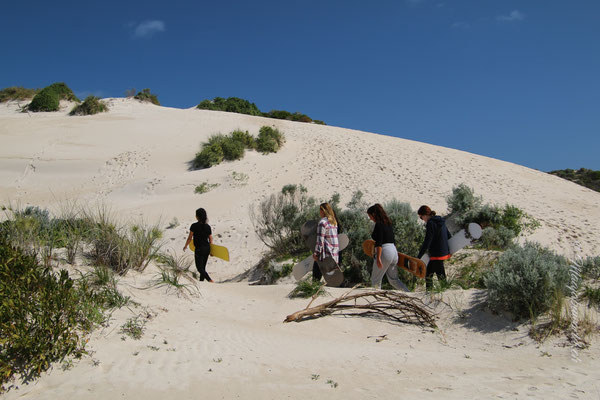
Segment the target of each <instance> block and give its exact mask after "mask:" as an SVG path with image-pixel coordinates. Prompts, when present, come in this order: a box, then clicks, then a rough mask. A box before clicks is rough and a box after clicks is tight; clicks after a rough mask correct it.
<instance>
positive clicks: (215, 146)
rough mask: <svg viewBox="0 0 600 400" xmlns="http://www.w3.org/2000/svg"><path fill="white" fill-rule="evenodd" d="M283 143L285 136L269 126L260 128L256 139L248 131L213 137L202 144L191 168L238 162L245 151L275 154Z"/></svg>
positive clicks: (236, 131)
mask: <svg viewBox="0 0 600 400" xmlns="http://www.w3.org/2000/svg"><path fill="white" fill-rule="evenodd" d="M284 142H285V135H284V134H283V133H282V132H280V131H279V130H278V129H276V128H272V127H270V126H263V127H261V128H260V130H259V132H258V137H256V138H255V137H254V136H252V135H251V134H249V133H248V131H241V130H235V131H233V132H231V133H230V134H229V135H227V136H225V135H222V134H217V135H213V136H211V137H210V138H209V139H208V141H207V142H205V143H203V144H202V149H201V150H200V151H199V152H198V153H196V157H194V160H192V162H191V167H192V169H201V168H210V167H212V166H215V165H218V164H220V163H222V162H223V161H224V160H227V161H233V160H239V159H241V158H242V157H244V153H245V151H246V150H256V151H258V152H261V153H263V154H268V153H277V151H279V149H280V148H281V146H283V143H284Z"/></svg>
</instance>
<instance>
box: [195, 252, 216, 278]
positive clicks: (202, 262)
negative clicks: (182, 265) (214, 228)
mask: <svg viewBox="0 0 600 400" xmlns="http://www.w3.org/2000/svg"><path fill="white" fill-rule="evenodd" d="M209 255H210V247H209V246H202V247H196V251H195V252H194V261H195V262H196V269H197V270H198V272H199V273H200V280H201V281H203V280H204V279H206V280H207V281H212V279H210V276H208V273H207V272H206V262H207V261H208V256H209Z"/></svg>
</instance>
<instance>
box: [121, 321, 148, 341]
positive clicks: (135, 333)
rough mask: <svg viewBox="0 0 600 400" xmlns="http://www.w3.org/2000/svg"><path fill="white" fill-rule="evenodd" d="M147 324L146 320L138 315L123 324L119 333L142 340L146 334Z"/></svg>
mask: <svg viewBox="0 0 600 400" xmlns="http://www.w3.org/2000/svg"><path fill="white" fill-rule="evenodd" d="M145 326H146V321H145V320H144V319H143V318H142V317H140V316H139V315H138V316H135V317H131V318H129V319H128V320H127V322H125V323H124V324H123V325H121V330H120V331H119V333H121V334H124V335H127V336H129V337H130V338H132V339H134V340H140V339H141V338H142V336H143V335H144V329H145Z"/></svg>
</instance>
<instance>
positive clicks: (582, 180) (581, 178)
mask: <svg viewBox="0 0 600 400" xmlns="http://www.w3.org/2000/svg"><path fill="white" fill-rule="evenodd" d="M549 174H552V175H556V176H559V177H561V178H563V179H567V180H569V181H571V182H575V183H577V184H578V185H582V186H585V187H587V188H589V189H592V190H595V191H597V192H600V171H594V170H591V169H587V168H579V169H578V170H573V169H570V168H569V169H562V170H557V171H551V172H549Z"/></svg>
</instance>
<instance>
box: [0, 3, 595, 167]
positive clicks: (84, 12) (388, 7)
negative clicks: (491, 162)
mask: <svg viewBox="0 0 600 400" xmlns="http://www.w3.org/2000/svg"><path fill="white" fill-rule="evenodd" d="M3 3H4V4H3V5H2V7H1V10H2V13H1V15H0V46H1V48H2V55H3V57H2V58H3V60H2V62H0V88H4V87H8V86H24V87H44V86H47V85H49V84H51V83H53V82H61V81H64V82H66V83H67V84H68V85H69V86H70V87H71V89H73V91H74V92H75V93H76V94H77V95H78V96H80V97H85V96H87V95H89V94H95V95H97V96H100V97H123V96H124V95H125V91H126V90H127V89H130V88H136V89H138V90H141V89H143V88H150V89H151V91H152V92H153V93H155V94H157V95H158V98H159V100H160V102H161V104H163V105H165V106H170V107H178V108H188V107H192V106H195V105H197V104H198V103H199V102H200V101H202V100H204V99H212V98H214V97H216V96H220V97H230V96H235V97H241V98H244V99H248V100H250V101H252V102H254V103H256V105H257V106H258V107H259V108H260V109H261V110H262V111H269V110H271V109H283V110H288V111H291V112H294V111H300V112H302V113H305V114H307V115H309V116H310V117H312V118H313V119H320V120H323V121H325V122H326V123H328V124H329V125H335V126H341V127H345V128H352V129H359V130H365V131H370V132H377V133H382V134H386V135H392V136H398V137H403V138H407V139H413V140H418V141H422V142H427V143H433V144H437V145H440V146H445V147H451V148H456V149H460V150H465V151H470V152H473V153H477V154H482V155H486V156H490V157H494V158H498V159H502V160H506V161H510V162H514V163H517V164H521V165H525V166H528V167H531V168H536V169H539V170H542V171H549V170H553V169H562V168H580V167H585V168H591V169H596V170H598V169H600V157H599V156H598V152H599V149H600V134H599V133H600V132H599V127H600V2H599V1H597V0H581V1H558V0H537V1H527V0H521V1H516V0H514V1H511V0H470V1H466V0H465V1H462V0H396V1H383V0H382V1H378V0H369V1H367V0H317V1H313V0H307V1H295V0H287V1H284V0H278V1H270V0H269V1H260V0H256V1H226V2H220V1H214V0H213V1H210V2H206V1H178V0H172V1H169V2H167V1H153V0H146V1H135V0H134V1H123V0H121V1H113V0H105V1H101V2H85V1H80V0H79V1H60V0H57V1H38V0H33V1H27V2H25V1H12V2H8V1H5V2H3Z"/></svg>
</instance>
